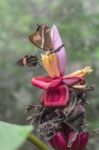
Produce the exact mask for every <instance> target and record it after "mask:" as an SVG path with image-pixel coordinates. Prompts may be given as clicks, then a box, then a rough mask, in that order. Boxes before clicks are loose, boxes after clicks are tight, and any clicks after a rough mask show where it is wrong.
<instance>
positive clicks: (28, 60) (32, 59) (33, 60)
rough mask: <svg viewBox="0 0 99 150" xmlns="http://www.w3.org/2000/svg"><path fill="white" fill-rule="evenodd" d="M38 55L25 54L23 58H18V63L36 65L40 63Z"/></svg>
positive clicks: (21, 65)
mask: <svg viewBox="0 0 99 150" xmlns="http://www.w3.org/2000/svg"><path fill="white" fill-rule="evenodd" d="M38 63H39V62H38V57H37V56H33V55H25V56H24V57H23V58H21V59H20V60H18V62H17V64H18V65H19V66H20V67H24V66H28V67H35V66H36V65H37V64H38Z"/></svg>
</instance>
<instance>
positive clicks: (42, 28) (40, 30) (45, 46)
mask: <svg viewBox="0 0 99 150" xmlns="http://www.w3.org/2000/svg"><path fill="white" fill-rule="evenodd" d="M29 39H30V41H31V42H32V43H33V44H34V45H35V46H37V47H38V48H40V49H42V50H45V51H49V53H53V52H57V51H59V50H60V49H61V48H62V47H63V46H64V44H62V45H61V46H59V47H58V48H57V49H55V50H54V49H53V45H52V41H51V37H50V30H49V27H48V25H45V24H43V25H38V24H37V29H36V31H35V32H34V33H32V34H31V35H30V36H29Z"/></svg>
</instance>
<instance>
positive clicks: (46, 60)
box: [41, 53, 60, 77]
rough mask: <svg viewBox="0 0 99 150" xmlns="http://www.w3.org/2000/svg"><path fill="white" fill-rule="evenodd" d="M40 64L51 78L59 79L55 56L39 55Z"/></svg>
mask: <svg viewBox="0 0 99 150" xmlns="http://www.w3.org/2000/svg"><path fill="white" fill-rule="evenodd" d="M41 60H42V63H43V65H44V67H45V69H46V71H47V72H48V74H49V75H50V76H51V77H59V76H60V73H59V69H58V60H57V57H56V54H54V53H53V54H45V55H41Z"/></svg>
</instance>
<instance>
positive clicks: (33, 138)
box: [27, 133, 48, 150]
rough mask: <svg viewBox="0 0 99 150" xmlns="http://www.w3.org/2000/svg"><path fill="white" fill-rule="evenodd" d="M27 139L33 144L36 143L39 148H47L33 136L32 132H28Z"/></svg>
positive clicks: (46, 149)
mask: <svg viewBox="0 0 99 150" xmlns="http://www.w3.org/2000/svg"><path fill="white" fill-rule="evenodd" d="M27 139H28V140H29V141H30V142H31V143H33V144H34V145H36V146H37V147H38V148H39V149H40V150H48V148H47V146H46V145H45V144H44V143H43V142H41V141H40V140H39V139H38V138H37V137H36V136H34V135H33V134H32V133H30V134H29V136H28V137H27Z"/></svg>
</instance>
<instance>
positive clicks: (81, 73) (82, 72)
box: [65, 66, 93, 77]
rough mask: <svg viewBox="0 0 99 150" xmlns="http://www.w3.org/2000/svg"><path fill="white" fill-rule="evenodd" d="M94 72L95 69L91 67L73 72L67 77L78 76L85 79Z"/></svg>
mask: <svg viewBox="0 0 99 150" xmlns="http://www.w3.org/2000/svg"><path fill="white" fill-rule="evenodd" d="M92 71H93V69H92V68H91V67H90V66H87V67H85V68H84V69H81V70H78V71H75V72H73V73H71V74H68V75H66V76H65V77H74V76H76V77H84V76H86V75H87V74H90V73H91V72H92Z"/></svg>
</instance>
